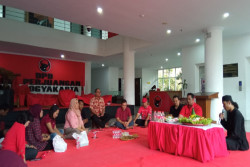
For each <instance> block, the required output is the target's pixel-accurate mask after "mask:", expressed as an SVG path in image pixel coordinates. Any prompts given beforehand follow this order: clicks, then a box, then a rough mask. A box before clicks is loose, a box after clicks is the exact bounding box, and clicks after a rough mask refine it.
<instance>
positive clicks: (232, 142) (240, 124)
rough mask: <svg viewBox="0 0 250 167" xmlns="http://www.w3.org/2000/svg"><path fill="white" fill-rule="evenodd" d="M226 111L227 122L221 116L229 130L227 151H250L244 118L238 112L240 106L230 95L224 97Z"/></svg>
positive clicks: (224, 125)
mask: <svg viewBox="0 0 250 167" xmlns="http://www.w3.org/2000/svg"><path fill="white" fill-rule="evenodd" d="M222 103H223V107H224V109H225V110H226V111H227V120H225V119H224V114H223V113H221V114H220V119H221V124H222V126H223V127H224V128H225V129H226V130H227V137H226V142H227V149H228V150H242V151H244V150H248V149H249V144H248V141H247V138H246V131H245V125H244V117H243V116H242V114H241V112H240V111H239V110H238V109H239V106H238V104H237V103H236V102H234V101H233V100H232V97H231V96H229V95H226V96H223V97H222Z"/></svg>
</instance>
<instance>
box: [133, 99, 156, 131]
mask: <svg viewBox="0 0 250 167" xmlns="http://www.w3.org/2000/svg"><path fill="white" fill-rule="evenodd" d="M142 104H143V106H141V107H140V108H139V111H138V113H137V115H136V117H135V120H134V125H135V126H137V125H138V126H145V127H147V126H148V123H149V122H150V120H151V114H152V108H151V106H150V105H148V100H147V98H143V99H142ZM139 116H141V119H138V118H139Z"/></svg>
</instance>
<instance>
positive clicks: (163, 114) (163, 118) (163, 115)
mask: <svg viewBox="0 0 250 167" xmlns="http://www.w3.org/2000/svg"><path fill="white" fill-rule="evenodd" d="M162 122H165V113H164V111H163V112H162Z"/></svg>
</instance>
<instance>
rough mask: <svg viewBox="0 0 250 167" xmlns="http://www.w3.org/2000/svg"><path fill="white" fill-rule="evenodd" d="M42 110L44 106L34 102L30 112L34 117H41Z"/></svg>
mask: <svg viewBox="0 0 250 167" xmlns="http://www.w3.org/2000/svg"><path fill="white" fill-rule="evenodd" d="M41 111H42V106H41V105H40V104H34V105H33V106H31V107H30V113H31V115H32V116H33V117H34V118H40V113H41Z"/></svg>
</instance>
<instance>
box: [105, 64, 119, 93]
mask: <svg viewBox="0 0 250 167" xmlns="http://www.w3.org/2000/svg"><path fill="white" fill-rule="evenodd" d="M118 80H119V68H118V67H109V69H108V83H109V89H108V90H109V92H110V93H112V92H113V93H115V92H117V91H118ZM113 93H112V94H113Z"/></svg>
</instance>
